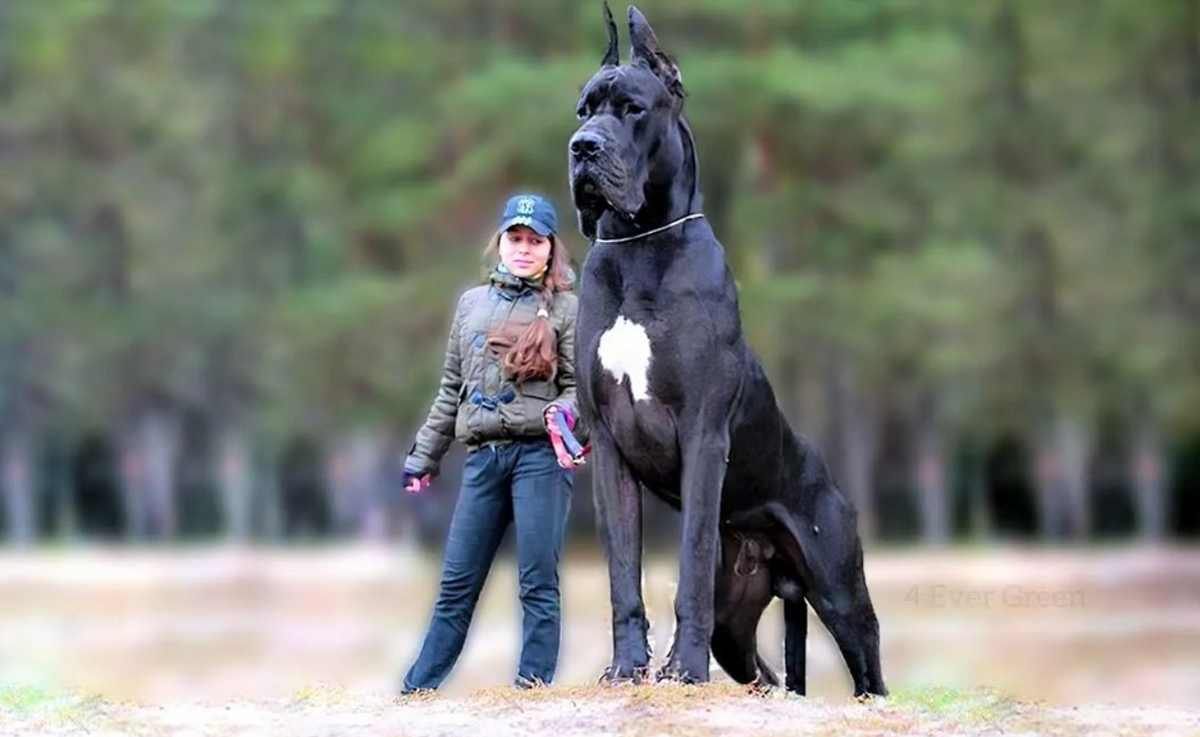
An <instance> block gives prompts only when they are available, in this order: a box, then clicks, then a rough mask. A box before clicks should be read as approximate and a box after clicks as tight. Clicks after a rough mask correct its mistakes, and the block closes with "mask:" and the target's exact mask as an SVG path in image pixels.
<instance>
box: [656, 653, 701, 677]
mask: <svg viewBox="0 0 1200 737" xmlns="http://www.w3.org/2000/svg"><path fill="white" fill-rule="evenodd" d="M654 679H655V680H656V681H672V682H674V683H707V682H708V663H707V662H705V663H704V664H703V665H699V664H697V665H693V666H690V667H689V666H688V665H687V664H686V663H684V662H683V660H681V659H676V658H671V659H670V660H668V661H667V662H666V664H665V665H663V667H662V668H659V670H658V673H657V674H655V676H654Z"/></svg>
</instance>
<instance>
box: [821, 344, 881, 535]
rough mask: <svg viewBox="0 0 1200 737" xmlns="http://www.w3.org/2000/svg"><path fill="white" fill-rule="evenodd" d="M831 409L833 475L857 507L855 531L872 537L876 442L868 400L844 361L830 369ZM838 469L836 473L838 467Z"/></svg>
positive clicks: (873, 527)
mask: <svg viewBox="0 0 1200 737" xmlns="http://www.w3.org/2000/svg"><path fill="white" fill-rule="evenodd" d="M832 389H833V391H832V394H833V412H832V413H831V415H832V417H831V419H833V422H834V424H835V428H836V434H837V447H838V448H839V450H840V452H839V453H838V455H839V456H840V458H839V459H838V460H839V461H840V463H838V464H837V465H838V466H840V469H839V468H836V467H835V470H834V477H835V478H841V479H842V492H843V493H845V494H846V496H847V497H849V499H850V501H851V502H852V503H853V504H854V507H855V509H857V510H858V532H859V534H860V535H861V536H862V538H863V539H864V540H873V539H874V538H875V528H876V525H875V503H874V502H875V500H874V494H872V493H871V488H872V483H871V482H872V480H871V469H872V467H873V466H874V464H875V452H876V447H877V445H878V443H877V442H876V437H875V417H874V413H873V412H872V411H871V407H870V402H869V400H867V398H866V397H865V395H864V393H863V392H862V391H861V390H860V388H859V386H858V385H857V382H856V380H855V377H854V370H853V369H852V368H851V367H850V366H849V365H847V364H846V363H845V362H844V361H838V362H837V365H836V366H835V368H834V369H833V387H832ZM839 470H840V471H841V473H838V471H839Z"/></svg>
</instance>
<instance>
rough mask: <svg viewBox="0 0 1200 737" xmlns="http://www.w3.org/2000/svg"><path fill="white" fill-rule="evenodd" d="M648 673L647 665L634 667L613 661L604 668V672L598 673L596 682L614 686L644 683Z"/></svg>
mask: <svg viewBox="0 0 1200 737" xmlns="http://www.w3.org/2000/svg"><path fill="white" fill-rule="evenodd" d="M649 675H650V669H649V668H648V667H647V666H644V665H643V666H641V667H635V666H630V665H619V664H617V663H613V664H612V665H610V666H608V667H607V668H605V669H604V672H603V673H601V674H600V678H599V679H598V680H597V681H596V682H597V683H600V684H604V685H608V686H616V685H619V684H623V683H632V684H634V685H639V684H641V683H644V682H645V681H646V678H647V677H648V676H649Z"/></svg>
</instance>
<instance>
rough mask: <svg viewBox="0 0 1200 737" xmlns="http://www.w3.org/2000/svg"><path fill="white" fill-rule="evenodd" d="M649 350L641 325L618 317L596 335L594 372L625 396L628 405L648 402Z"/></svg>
mask: <svg viewBox="0 0 1200 737" xmlns="http://www.w3.org/2000/svg"><path fill="white" fill-rule="evenodd" d="M652 355H653V347H652V346H651V344H650V335H649V334H648V333H647V331H646V327H645V326H644V325H639V324H638V323H636V322H634V321H632V320H630V319H628V318H626V317H625V316H624V315H618V316H617V319H616V320H615V321H614V322H613V324H612V325H611V326H610V327H609V328H608V329H607V330H605V331H604V332H603V333H601V335H600V342H599V344H598V345H597V347H596V364H597V368H598V369H599V370H600V371H602V372H604V373H606V374H607V375H608V376H610V377H611V378H612V380H613V381H614V382H615V383H616V384H618V385H619V386H622V387H624V388H625V389H627V390H628V392H629V397H630V399H631V400H632V401H634V402H635V403H636V402H639V401H641V402H647V401H650V361H651V358H652Z"/></svg>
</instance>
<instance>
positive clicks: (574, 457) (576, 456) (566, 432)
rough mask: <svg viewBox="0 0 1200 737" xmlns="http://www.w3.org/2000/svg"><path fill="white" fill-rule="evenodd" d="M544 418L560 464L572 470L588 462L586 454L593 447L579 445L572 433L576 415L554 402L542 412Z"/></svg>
mask: <svg viewBox="0 0 1200 737" xmlns="http://www.w3.org/2000/svg"><path fill="white" fill-rule="evenodd" d="M542 420H543V421H544V422H545V423H546V432H547V433H549V435H550V444H551V445H553V446H554V455H555V457H557V458H558V465H560V466H562V467H563V468H565V469H568V470H571V471H573V470H575V468H576V467H577V466H582V465H583V464H584V463H585V462H586V460H585V458H584V456H586V455H587V453H588V451H589V450H590V449H591V448H590V446H589V447H587V448H581V447H579V442H578V441H577V440H575V436H574V435H572V434H571V428H573V427H574V426H575V417H574V416H573V415H572V414H571V413H570V411H568V410H564V409H561V408H560V407H558V406H557V405H553V404H552V405H550V406H549V407H547V408H546V411H545V412H544V413H543V414H542Z"/></svg>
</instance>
